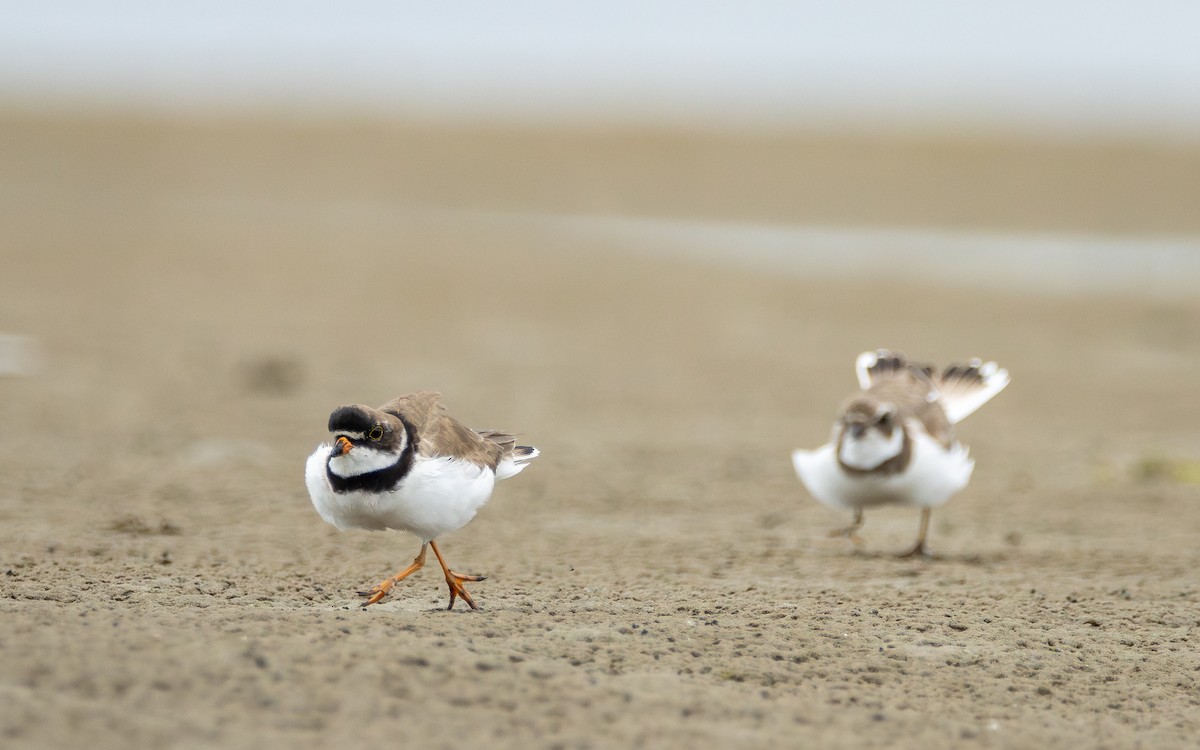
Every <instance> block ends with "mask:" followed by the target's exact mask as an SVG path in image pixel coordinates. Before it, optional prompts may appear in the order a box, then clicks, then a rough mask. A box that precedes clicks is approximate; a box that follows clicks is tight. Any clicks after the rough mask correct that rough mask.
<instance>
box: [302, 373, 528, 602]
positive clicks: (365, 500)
mask: <svg viewBox="0 0 1200 750" xmlns="http://www.w3.org/2000/svg"><path fill="white" fill-rule="evenodd" d="M441 400H442V396H441V394H440V393H433V392H431V391H422V392H420V393H413V394H410V395H408V396H400V397H399V398H396V399H393V400H391V401H389V402H388V403H386V404H384V405H383V406H381V407H379V408H378V409H372V408H371V407H369V406H362V405H357V404H356V405H353V406H343V407H341V408H339V409H336V410H335V411H334V412H333V414H331V415H330V416H329V433H330V435H331V436H332V438H333V442H332V444H330V443H324V444H322V445H319V446H317V449H316V451H314V452H313V454H312V455H311V456H309V457H308V463H307V464H306V465H305V469H304V480H305V484H307V485H308V494H309V495H310V496H311V497H312V501H313V505H314V506H316V509H317V512H318V513H320V514H321V518H324V519H325V520H326V521H328V522H329V523H331V524H333V525H334V526H336V527H338V528H339V529H371V530H384V529H397V530H401V531H409V532H412V533H413V534H415V535H417V536H418V537H420V539H421V551H420V553H419V554H418V555H417V557H416V558H415V559H414V560H413V561H412V564H411V565H409V566H408V567H407V568H405V569H404V570H401V571H400V572H398V573H397V574H396V575H394V576H392V577H391V578H388V579H386V580H384V581H383V582H382V583H380V584H379V585H378V586H375V587H374V588H373V589H371V590H370V591H364V592H359V593H360V595H361V596H366V597H368V598H367V600H366V602H364V603H363V606H364V607H365V606H367V605H370V604H374V603H376V602H378V601H379V600H380V599H383V597H385V596H387V594H388V592H390V591H391V590H392V588H393V587H394V586H395V585H396V584H397V583H399V582H400V581H403V580H404V579H405V578H407V577H408V576H410V575H412V574H413V573H415V572H417V571H418V570H420V569H421V567H422V566H423V565H424V564H425V548H426V547H427V546H429V547H432V548H433V554H435V555H437V559H438V563H439V564H441V566H442V572H443V573H445V574H446V585H448V586H449V587H450V606H449V607H447V609H453V608H454V601H455V599H456V598H457V597H460V596H461V597H462V599H463V601H465V602H466V603H467V604H469V605H470V606H471V609H478V607H476V606H475V602H474V600H473V599H471V595H470V594H468V593H467V590H466V589H465V588H464V587H463V582H464V581H482V580H483V576H476V575H463V574H460V573H455V572H454V571H452V570H450V567H449V566H448V565H447V564H446V560H445V559H444V558H443V557H442V553H441V550H439V549H438V546H437V542H436V541H434V540H435V539H436V538H437V537H438V536H440V535H442V534H444V533H446V532H448V531H454V530H455V529H460V528H462V527H463V526H465V525H466V524H467V522H468V521H470V520H471V519H472V518H473V517H474V516H475V513H476V512H477V511H478V510H479V509H480V508H481V507H483V504H484V503H486V502H487V501H488V498H490V497H491V496H492V488H493V487H494V486H495V484H496V480H497V479H507V478H508V477H511V476H514V475H516V474H518V473H520V471H521V470H522V469H524V468H525V467H526V466H527V465H528V464H529V462H530V461H532V460H533V459H535V458H537V456H538V450H537V448H534V447H532V446H528V445H517V444H516V440H517V439H516V436H514V435H511V434H509V433H507V432H500V431H495V430H472V429H470V428H469V427H465V426H463V425H462V424H461V423H459V422H458V421H457V420H455V419H454V418H453V417H451V416H449V415H448V414H446V412H445V407H443V406H442V403H441Z"/></svg>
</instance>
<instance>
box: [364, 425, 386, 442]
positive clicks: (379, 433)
mask: <svg viewBox="0 0 1200 750" xmlns="http://www.w3.org/2000/svg"><path fill="white" fill-rule="evenodd" d="M367 437H369V438H371V439H372V440H380V439H382V438H383V428H382V427H380V426H379V425H375V426H374V427H372V428H371V431H370V432H368V433H367Z"/></svg>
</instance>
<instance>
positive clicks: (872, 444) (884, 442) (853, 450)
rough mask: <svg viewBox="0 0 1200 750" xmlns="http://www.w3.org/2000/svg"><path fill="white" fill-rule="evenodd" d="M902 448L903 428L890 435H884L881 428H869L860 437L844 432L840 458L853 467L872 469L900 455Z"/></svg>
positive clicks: (893, 431) (865, 469) (839, 450)
mask: <svg viewBox="0 0 1200 750" xmlns="http://www.w3.org/2000/svg"><path fill="white" fill-rule="evenodd" d="M902 450H904V431H903V430H901V429H893V430H892V434H891V435H890V436H889V437H884V436H883V434H882V433H881V432H880V431H879V430H876V429H868V430H867V431H866V432H864V433H863V434H862V436H861V437H858V438H853V437H850V433H849V432H846V433H843V434H842V444H841V445H840V446H839V447H838V458H839V459H840V460H841V462H842V463H843V464H845V465H846V466H849V467H850V468H852V469H859V470H862V471H870V470H871V469H874V468H877V467H878V466H880V465H881V464H883V463H886V462H887V461H890V460H891V459H893V458H895V457H896V456H898V455H900V451H902Z"/></svg>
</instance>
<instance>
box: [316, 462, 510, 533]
mask: <svg viewBox="0 0 1200 750" xmlns="http://www.w3.org/2000/svg"><path fill="white" fill-rule="evenodd" d="M330 449H331V447H330V446H329V445H321V446H318V447H317V450H316V451H315V452H314V453H313V454H312V455H311V456H309V458H308V462H307V464H306V465H305V470H304V479H305V484H306V485H307V486H308V493H309V495H310V496H311V497H312V501H313V506H314V507H315V508H316V509H317V513H319V514H320V515H321V518H323V519H325V520H326V521H327V522H329V523H331V524H333V525H334V526H336V527H338V528H339V529H352V528H357V529H372V530H383V529H397V530H400V531H410V532H412V533H413V534H416V535H417V536H419V537H420V538H421V540H422V541H429V540H430V539H434V538H436V537H437V536H439V535H441V534H444V533H446V532H448V531H454V530H455V529H460V528H462V527H463V526H465V525H466V524H467V522H468V521H470V520H471V519H472V518H474V517H475V514H476V512H478V511H479V509H480V508H481V507H483V505H484V503H486V502H487V501H488V498H490V497H491V495H492V488H493V487H494V486H495V481H496V477H495V474H493V472H492V471H491V470H490V469H488V468H486V467H480V466H477V465H476V464H473V463H470V462H468V461H462V460H458V459H453V458H446V457H439V458H426V457H422V456H418V457H417V458H416V459H415V460H414V461H413V464H412V468H411V469H410V470H409V472H408V475H407V476H405V477H404V479H403V480H401V482H400V485H399V486H398V487H397V488H396V489H395V490H393V491H391V492H380V493H374V492H357V491H356V492H343V493H337V492H334V491H333V488H332V487H330V485H329V478H328V476H326V474H325V461H326V457H327V456H328V455H329V451H330Z"/></svg>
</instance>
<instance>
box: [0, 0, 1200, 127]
mask: <svg viewBox="0 0 1200 750" xmlns="http://www.w3.org/2000/svg"><path fill="white" fill-rule="evenodd" d="M1198 29H1200V3H1197V2H1194V1H1193V0H1113V1H1111V2H1101V3H1097V2H1092V1H1087V0H1041V1H1039V0H1010V2H1006V3H991V4H987V3H958V2H952V1H951V0H912V1H911V2H907V3H894V2H889V0H847V1H846V2H838V3H818V2H783V1H776V0H747V1H746V2H741V3H722V4H716V3H694V2H683V1H682V0H660V1H659V2H647V3H643V2H631V1H630V0H605V1H604V2H600V1H598V0H585V1H582V2H574V3H561V2H545V1H536V2H530V1H528V0H514V2H506V3H494V2H487V1H485V0H464V1H462V2H456V3H447V4H439V3H416V2H382V1H381V0H370V1H364V0H357V1H352V2H346V3H338V4H332V3H313V2H289V1H286V0H258V1H257V2H235V1H234V0H211V1H210V2H203V3H201V2H196V1H195V0H180V1H179V2H171V3H163V2H151V1H150V0H114V2H105V3H95V2H91V1H90V0H40V1H39V2H36V3H35V2H9V3H5V4H3V5H0V97H6V98H8V99H10V100H12V99H17V100H21V101H29V100H34V101H39V102H47V101H49V102H58V103H62V102H74V103H78V102H85V103H90V104H93V105H97V106H138V107H152V108H166V109H182V110H187V111H195V110H207V109H211V108H230V107H233V108H250V109H264V108H265V109H276V110H280V109H282V110H289V111H292V110H295V111H302V112H305V113H310V114H311V113H317V114H337V113H345V112H347V111H349V112H382V113H385V114H390V115H403V116H410V117H417V116H431V117H489V118H492V119H496V118H500V119H504V118H508V119H523V120H528V119H535V120H547V119H550V120H554V119H558V120H585V121H589V122H596V121H606V120H629V119H633V120H637V121H645V122H667V123H671V124H673V125H680V124H685V125H692V126H699V127H704V126H711V125H714V124H718V125H721V124H723V125H729V124H740V125H745V124H776V125H778V124H790V123H796V122H813V121H816V122H825V123H829V122H836V123H840V124H842V125H845V126H852V125H858V126H868V127H869V126H875V125H878V124H879V123H880V119H881V118H882V119H883V120H884V121H886V122H899V123H915V124H922V123H940V124H947V123H949V124H952V125H954V124H958V125H973V126H990V127H1017V126H1019V127H1031V128H1035V129H1037V130H1040V131H1043V132H1064V131H1065V132H1069V133H1071V132H1077V131H1080V130H1084V131H1086V130H1096V129H1100V130H1104V129H1117V130H1128V129H1132V130H1138V131H1146V132H1153V133H1159V134H1171V135H1174V136H1183V137H1191V138H1194V137H1200V136H1198V135H1197V134H1198V133H1200V54H1197V52H1196V32H1197V30H1198Z"/></svg>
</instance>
